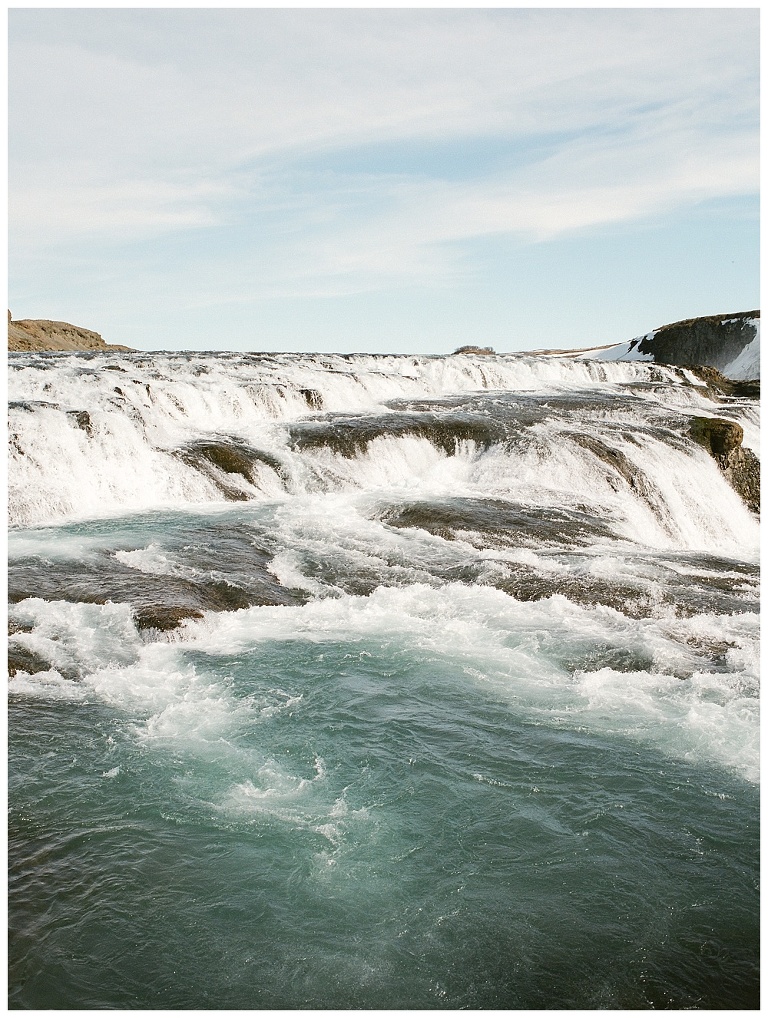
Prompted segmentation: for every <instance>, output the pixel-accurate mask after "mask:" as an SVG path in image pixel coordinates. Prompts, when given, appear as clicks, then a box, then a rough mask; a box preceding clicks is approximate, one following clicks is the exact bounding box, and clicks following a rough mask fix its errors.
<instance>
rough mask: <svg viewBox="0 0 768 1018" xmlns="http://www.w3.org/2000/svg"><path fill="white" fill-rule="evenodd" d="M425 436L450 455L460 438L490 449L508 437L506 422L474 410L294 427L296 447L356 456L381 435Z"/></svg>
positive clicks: (340, 419)
mask: <svg viewBox="0 0 768 1018" xmlns="http://www.w3.org/2000/svg"><path fill="white" fill-rule="evenodd" d="M406 435H407V436H412V437H414V438H425V439H426V440H427V441H428V442H431V444H432V445H434V446H435V448H437V449H441V450H442V451H443V452H445V453H446V455H448V456H453V455H455V453H456V449H457V447H458V443H459V442H470V441H471V442H475V443H476V445H478V446H479V447H480V448H482V449H487V448H489V447H490V446H492V445H495V444H496V443H497V442H501V441H504V439H505V438H506V437H507V432H506V430H505V428H504V426H503V423H501V422H498V421H493V420H491V419H489V418H488V417H481V416H479V415H473V414H451V415H447V414H446V415H438V414H408V413H399V414H382V415H381V416H379V417H370V418H365V417H354V418H352V417H337V418H331V419H329V420H325V421H302V422H300V423H298V424H295V425H293V426H292V427H291V428H290V441H291V445H292V447H293V448H294V449H296V450H305V449H318V448H328V449H330V450H331V451H332V452H335V453H336V454H338V455H340V456H343V457H345V458H346V459H353V458H354V457H355V456H358V455H360V454H361V453H365V452H366V450H367V449H368V446H369V445H370V443H371V442H373V441H374V440H375V439H377V438H402V437H404V436H406Z"/></svg>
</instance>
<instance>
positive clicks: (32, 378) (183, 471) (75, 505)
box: [9, 354, 758, 553]
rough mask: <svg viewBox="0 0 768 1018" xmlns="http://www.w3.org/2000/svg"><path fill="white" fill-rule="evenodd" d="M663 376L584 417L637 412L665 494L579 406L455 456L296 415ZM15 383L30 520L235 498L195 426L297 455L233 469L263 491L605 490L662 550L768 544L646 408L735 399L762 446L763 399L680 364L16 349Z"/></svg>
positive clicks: (621, 441)
mask: <svg viewBox="0 0 768 1018" xmlns="http://www.w3.org/2000/svg"><path fill="white" fill-rule="evenodd" d="M116 367H117V368H120V369H121V370H112V368H116ZM650 381H655V383H656V387H655V388H647V389H644V390H639V391H638V394H637V398H636V400H635V406H634V407H633V408H632V409H631V410H627V411H626V412H624V413H623V414H622V413H619V414H618V416H617V414H616V412H615V411H610V410H609V411H608V412H607V417H606V413H605V412H601V411H600V410H599V407H597V408H596V409H595V411H594V420H595V423H594V427H592V426H591V425H590V416H589V414H585V413H583V412H582V413H580V414H578V421H579V428H581V429H582V430H586V431H587V432H589V431H590V430H591V431H592V432H593V433H594V434H595V435H598V436H599V435H600V434H602V432H603V421H604V420H606V419H610V418H611V417H613V420H614V422H618V423H620V424H622V425H623V426H624V427H625V429H626V430H625V432H624V434H622V433H621V432H620V431H619V430H617V429H616V428H614V429H613V431H612V433H611V435H610V437H609V439H608V441H609V444H610V446H611V448H614V449H616V450H618V451H620V452H621V453H622V454H623V455H624V456H625V457H627V459H628V460H629V461H630V462H632V463H633V464H635V465H636V466H637V467H638V468H639V469H642V470H643V472H644V473H645V474H647V476H648V478H649V480H650V482H651V485H652V488H653V490H654V496H653V498H652V499H651V503H652V504H649V501H648V499H647V498H645V497H642V496H641V495H639V494H638V492H637V491H633V490H632V489H631V486H629V485H627V483H626V482H625V481H622V480H618V481H617V477H616V472H615V471H612V470H611V469H610V468H609V467H606V464H605V463H603V462H601V461H600V459H598V458H597V457H596V456H595V455H594V454H593V453H591V452H590V451H589V450H587V449H584V448H582V447H581V446H579V445H578V444H574V443H573V442H572V441H570V439H569V438H568V431H569V419H568V417H567V416H560V417H558V418H553V419H552V420H551V421H546V422H543V423H542V424H540V425H536V426H535V427H533V428H531V429H529V441H528V442H527V443H526V444H525V445H523V446H516V447H515V448H512V449H510V448H507V447H501V446H493V447H491V448H490V449H488V450H482V449H479V448H478V447H476V446H475V445H474V443H473V442H471V441H468V442H461V443H459V446H458V447H457V450H456V455H454V456H447V455H446V454H445V453H444V452H443V451H441V450H439V449H436V448H435V447H434V446H433V445H431V444H430V443H429V442H428V441H427V440H426V439H424V438H418V437H411V436H404V437H386V436H382V437H381V438H377V439H375V440H374V441H373V442H371V443H370V445H369V446H368V448H367V450H366V451H365V452H362V453H360V454H359V455H357V456H356V457H354V458H353V459H345V458H344V457H343V456H340V455H338V454H336V453H334V452H333V451H332V450H331V449H329V448H319V449H310V450H306V451H304V452H301V453H299V452H297V451H296V450H294V449H293V448H291V447H290V445H289V441H288V433H287V431H286V427H285V425H286V424H288V423H290V422H293V421H296V420H301V419H311V418H317V417H322V416H323V415H325V414H327V413H334V412H335V413H342V412H343V413H355V414H370V413H373V412H376V411H381V410H383V409H384V404H385V402H386V401H388V400H392V399H424V398H427V399H429V398H432V399H434V398H439V397H442V396H445V395H446V394H449V393H462V392H463V393H471V392H473V391H477V390H480V391H483V392H486V393H493V392H494V391H497V390H498V391H499V392H501V391H504V390H507V391H513V392H518V393H536V394H541V395H546V394H550V393H551V394H552V395H553V396H558V395H560V396H562V395H563V394H567V393H573V394H578V393H580V392H582V391H585V392H589V391H591V392H594V391H596V390H599V391H601V392H603V393H606V394H611V393H617V392H619V391H620V390H621V388H622V386H626V385H642V383H648V382H650ZM662 382H663V383H665V384H664V385H660V384H659V383H662ZM117 389H119V390H120V391H119V392H117V391H116V390H117ZM302 390H304V392H302ZM307 393H311V399H312V400H315V399H316V398H318V396H319V398H320V399H321V400H322V409H321V410H312V409H311V408H310V406H309V405H308V399H307ZM9 397H10V399H11V401H12V402H13V401H18V402H19V403H21V402H22V401H23V405H22V406H18V407H13V408H12V410H11V415H10V436H11V452H10V466H9V478H10V480H9V518H10V522H11V524H12V525H15V526H33V525H45V524H52V523H59V522H64V521H67V520H75V519H89V518H96V517H104V516H110V515H119V514H124V513H130V512H141V511H146V510H149V509H159V508H181V507H183V506H185V505H198V506H201V505H204V504H208V505H211V506H213V505H216V504H219V503H221V500H222V493H221V490H220V488H219V487H217V485H216V483H215V477H214V478H212V477H211V474H210V472H208V473H205V472H201V471H200V470H198V469H195V468H194V467H193V466H191V465H189V464H188V463H186V462H184V461H183V460H182V459H180V458H179V456H178V453H179V451H180V450H183V449H184V448H185V447H186V446H187V445H188V444H189V443H190V442H193V441H194V440H199V439H201V438H208V439H210V438H212V437H213V438H219V439H220V438H222V437H224V438H230V439H237V440H240V441H245V442H247V443H248V444H249V445H250V446H251V447H252V448H255V449H258V450H261V451H262V452H267V453H270V454H272V455H274V456H275V457H277V459H278V460H279V461H280V462H281V463H282V464H283V465H284V466H285V468H286V472H287V475H288V480H287V482H286V483H285V484H284V483H283V481H281V479H280V478H279V477H278V476H277V474H276V473H275V471H274V470H272V469H270V468H269V467H268V466H266V465H263V464H257V466H256V467H255V469H254V477H253V483H251V482H249V481H247V480H246V479H245V478H244V477H242V476H240V475H239V474H229V475H227V477H226V481H227V483H228V484H229V485H230V487H232V488H234V489H237V490H239V491H241V492H242V494H243V495H244V496H245V497H247V498H249V499H251V500H257V501H268V502H272V501H275V500H278V501H279V500H281V499H285V498H290V497H296V496H301V495H302V494H304V493H312V492H318V491H326V492H333V491H337V492H343V491H347V492H352V491H361V490H362V491H367V492H369V493H370V492H375V491H377V490H380V489H387V490H391V489H397V493H398V494H400V495H402V494H404V493H406V492H410V493H412V494H416V493H418V494H419V495H420V496H422V495H423V496H434V495H437V494H457V493H461V494H465V495H480V496H482V497H504V498H506V497H514V498H516V499H519V500H522V501H525V502H527V503H529V504H532V505H540V504H546V503H554V504H557V503H558V501H559V500H563V501H564V502H565V503H566V504H573V505H576V504H579V503H586V504H587V505H591V506H593V505H595V503H599V504H601V505H602V506H603V510H604V512H606V513H608V514H609V515H610V516H611V517H612V519H613V521H614V524H615V526H616V529H617V531H618V533H619V534H620V535H621V536H624V537H627V538H630V539H632V538H633V537H635V536H637V535H642V540H643V541H644V542H646V543H648V544H650V545H652V546H654V547H663V546H667V547H676V546H681V547H686V548H701V549H707V550H712V551H719V552H722V551H725V552H727V553H737V552H740V553H750V552H748V549H754V548H755V547H756V544H757V523H756V521H755V520H754V518H752V517H751V515H750V514H749V513H748V511H747V510H746V509H745V507H744V506H743V504H742V502H741V500H740V499H739V498H738V496H737V495H736V494H735V493H734V492H733V491H732V490H731V489H730V488H729V486H728V484H727V483H726V482H725V480H724V479H723V478H722V476H721V475H720V473H719V471H718V470H717V468H716V466H715V465H714V463H713V462H712V461H711V460H710V459H709V457H707V456H706V455H705V454H704V453H703V452H702V451H701V450H699V449H697V448H695V447H694V446H693V445H692V443H690V442H683V443H682V444H681V443H680V442H669V441H667V440H666V439H665V438H664V436H661V437H660V438H657V437H655V436H650V435H644V434H641V430H642V428H643V424H644V422H645V418H646V416H647V415H648V414H650V415H651V416H652V415H653V413H654V412H656V411H659V410H662V409H663V410H664V411H668V412H672V413H677V414H678V415H679V416H680V419H681V424H680V427H681V428H682V429H683V430H684V429H685V426H686V425H685V420H686V418H687V416H688V415H691V414H700V415H701V414H703V415H707V416H717V415H718V414H720V413H725V414H726V415H729V416H735V419H738V420H739V421H740V423H742V425H743V426H744V427H745V432H746V435H745V445H747V446H749V447H752V448H755V447H756V446H757V435H758V429H757V426H756V422H755V420H754V419H753V418H754V414H753V411H752V410H751V409H747V408H745V409H743V410H741V409H740V408H736V409H734V408H732V407H726V408H719V407H717V406H716V405H715V404H713V403H712V402H711V401H710V400H708V399H707V398H706V397H705V396H703V395H702V394H701V393H700V392H699V390H698V387H697V386H696V385H691V384H686V377H685V375H684V374H683V373H682V372H680V371H677V370H675V369H672V368H663V367H658V366H651V365H646V364H645V363H639V362H633V363H629V364H623V363H597V362H594V361H578V360H570V359H568V360H562V359H556V358H544V357H526V356H518V357H477V356H475V357H470V356H465V355H462V356H453V357H433V358H427V357H370V356H363V355H360V356H354V357H339V356H331V355H269V356H268V355H263V356H258V357H256V356H251V357H249V356H244V355H233V354H227V355H197V356H186V355H163V354H153V355H130V356H123V357H116V356H114V355H110V356H107V357H105V356H103V355H101V356H100V357H99V358H95V357H91V358H85V357H78V356H73V355H46V356H43V357H40V356H37V355H23V356H15V357H14V358H13V359H12V361H11V368H10V372H9ZM46 404H48V405H46ZM83 411H86V412H87V421H86V425H87V430H85V429H84V427H83V426H82V412H83ZM646 411H647V412H646ZM484 412H486V413H487V412H488V411H487V410H486V411H484ZM77 414H81V418H80V422H81V423H80V426H79V425H78V417H77ZM750 414H752V417H750ZM637 442H639V445H638V444H637ZM654 500H655V502H654Z"/></svg>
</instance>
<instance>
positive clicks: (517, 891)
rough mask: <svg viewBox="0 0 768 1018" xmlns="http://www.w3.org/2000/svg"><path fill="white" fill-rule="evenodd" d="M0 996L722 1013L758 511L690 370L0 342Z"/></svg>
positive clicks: (753, 698)
mask: <svg viewBox="0 0 768 1018" xmlns="http://www.w3.org/2000/svg"><path fill="white" fill-rule="evenodd" d="M9 394H10V399H11V408H10V425H9V438H10V467H9V516H10V521H11V529H10V533H9V599H10V607H9V632H10V636H9V656H10V672H11V678H10V686H9V689H10V703H9V736H8V739H9V783H10V785H9V799H10V821H9V862H10V884H9V913H10V940H9V973H10V974H9V999H10V1006H11V1007H12V1008H17V1009H18V1008H21V1009H181V1008H190V1009H304V1008H320V1009H349V1008H355V1009H361V1008H362V1009H486V1008H494V1009H539V1010H546V1009H578V1008H586V1009H651V1008H666V1009H669V1008H674V1009H690V1008H711V1009H725V1008H729V1009H743V1008H757V1007H758V1006H759V994H758V972H759V956H758V951H759V944H758V938H759V921H758V855H759V786H758V778H759V758H758V752H759V716H758V709H759V670H758V657H759V654H758V639H759V624H758V620H759V616H758V611H759V608H758V592H759V590H758V588H759V572H758V568H759V526H758V520H757V517H756V515H755V514H754V512H752V511H751V510H750V508H748V506H747V505H746V504H745V502H744V501H743V500H742V498H741V496H740V495H739V494H738V493H737V492H736V491H735V490H734V488H733V487H731V485H730V484H729V481H728V479H727V478H726V477H725V475H724V473H723V471H722V470H721V468H720V466H719V465H718V463H717V461H716V460H715V458H713V456H712V455H710V454H709V452H708V451H707V450H706V449H705V448H703V447H702V446H701V445H700V444H698V443H697V442H696V441H695V440H694V438H693V437H692V433H691V422H692V421H693V420H694V419H696V418H702V417H704V418H720V419H723V420H725V421H732V422H736V423H738V424H739V425H741V427H742V428H743V434H744V440H743V444H744V448H746V449H748V450H750V451H751V452H752V453H756V454H757V453H759V447H758V443H759V404H758V402H757V400H756V399H754V398H750V397H749V396H734V395H732V394H731V395H725V394H723V393H722V392H717V391H715V390H713V388H712V386H711V385H709V386H708V385H705V384H704V383H703V382H702V380H701V379H699V378H698V377H697V376H696V375H695V374H694V373H692V372H691V371H689V370H686V369H681V368H674V367H662V366H656V365H653V364H650V363H645V362H630V363H619V362H610V363H601V362H597V361H588V360H583V361H580V360H574V359H561V360H559V359H557V358H547V357H531V356H523V355H514V356H512V355H510V356H480V355H476V356H469V355H458V356H449V357H384V356H382V357H374V356H366V355H354V356H340V355H339V356H335V355H308V354H306V355H299V354H296V355H289V354H272V355H270V354H258V355H257V354H170V353H169V354H162V353H158V354H138V353H137V354H104V353H99V354H16V355H12V357H11V358H10V367H9Z"/></svg>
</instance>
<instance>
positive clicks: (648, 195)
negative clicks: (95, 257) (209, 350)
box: [9, 9, 758, 304]
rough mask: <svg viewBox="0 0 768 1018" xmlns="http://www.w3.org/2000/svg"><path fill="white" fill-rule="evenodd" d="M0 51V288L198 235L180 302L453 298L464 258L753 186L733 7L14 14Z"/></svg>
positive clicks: (750, 16)
mask: <svg viewBox="0 0 768 1018" xmlns="http://www.w3.org/2000/svg"><path fill="white" fill-rule="evenodd" d="M10 42H11V49H10V75H11V77H10V81H11V85H10V138H11V143H10V170H9V181H10V197H11V203H10V205H11V208H10V216H11V228H12V243H13V254H14V257H15V260H16V263H17V265H18V264H22V263H23V261H24V259H26V258H28V259H32V258H34V256H35V253H36V252H39V251H41V250H47V251H52V250H54V249H56V248H57V247H59V248H61V250H70V251H71V250H75V249H77V250H79V251H81V252H82V251H84V250H85V245H90V249H91V250H92V251H94V252H95V251H96V249H97V246H98V245H99V244H100V243H104V244H108V245H109V246H110V249H111V250H112V251H113V252H114V251H115V249H116V248H119V247H120V245H123V246H124V248H125V256H126V257H130V249H131V246H132V245H134V246H135V245H137V244H141V243H145V242H148V241H150V240H152V239H153V238H156V239H157V238H163V237H167V238H171V237H174V236H178V235H183V234H184V233H185V232H194V233H195V235H197V236H198V238H199V242H198V244H197V246H196V247H194V249H193V250H191V249H188V250H187V251H186V253H185V258H186V262H185V267H186V271H188V272H189V274H190V278H192V277H195V276H196V278H197V279H198V280H199V279H201V278H204V279H205V280H206V281H207V285H206V286H204V287H202V288H201V287H200V285H195V286H194V287H191V288H190V294H189V300H190V303H191V304H194V303H195V302H200V301H214V300H216V299H218V300H219V301H226V300H232V301H236V300H241V299H243V300H245V299H253V298H256V299H258V298H260V297H264V296H269V295H275V294H288V293H291V294H296V293H300V294H305V295H311V294H343V293H355V292H361V291H370V290H375V289H376V288H385V287H387V286H392V285H394V284H398V285H402V284H410V285H414V284H416V283H420V284H428V285H430V286H439V285H443V286H452V285H454V284H455V283H456V281H457V280H458V279H460V278H461V276H462V274H464V273H470V274H471V272H472V271H473V269H472V262H471V260H469V259H468V258H467V257H466V256H465V250H464V248H463V245H466V243H467V242H470V241H476V240H478V239H482V238H487V237H492V236H497V235H504V234H507V235H509V236H511V237H518V238H520V239H521V240H523V241H525V242H526V243H531V242H535V243H546V242H550V241H553V240H555V239H556V238H558V237H562V236H564V235H567V234H570V233H573V232H575V231H583V230H588V229H592V228H595V227H605V226H610V225H612V224H613V225H614V226H618V225H621V224H623V223H633V222H637V221H638V220H642V219H643V218H653V217H659V216H663V215H668V214H670V213H672V212H674V211H675V210H679V209H684V208H686V207H692V206H694V205H696V204H697V203H701V202H706V201H710V200H713V199H715V200H716V199H719V198H727V197H731V196H738V195H746V194H754V193H756V190H757V186H758V171H757V159H758V132H757V117H758V111H757V101H758V89H757V46H758V37H757V12H756V11H751V10H735V9H722V10H716V9H680V10H666V9H654V10H651V9H638V10H619V9H616V10H578V9H573V10H556V9H552V10H536V9H514V10H512V9H511V10H503V9H498V10H485V11H475V10H417V9H414V10H366V9H348V10H298V9H297V10H260V9H233V10H229V11H224V10H211V9H207V10H206V9H180V10H174V9H169V10H151V9H150V10H142V9H128V10H111V9H102V10H91V9H81V10H75V9H71V10H69V9H61V10H56V9H52V10H43V9H40V10H16V11H12V12H11V17H10ZM416 143H418V147H417V148H414V145H415V144H416ZM376 146H378V147H379V148H378V149H376ZM408 146H410V149H408ZM385 151H386V154H387V156H386V157H384V156H382V153H383V152H385ZM406 151H409V152H410V156H409V157H408V158H404V155H403V154H404V153H406ZM377 152H378V155H377ZM366 153H368V155H367V156H366ZM414 153H415V154H414ZM208 234H210V235H211V237H215V242H213V241H212V242H211V243H207V242H205V240H204V239H203V238H204V237H206V236H207V235H208ZM225 237H227V238H229V239H228V240H224V239H223V238H225ZM137 250H138V249H137ZM168 271H169V272H170V271H176V269H175V268H174V267H173V266H171V265H169V266H168ZM217 295H218V296H217Z"/></svg>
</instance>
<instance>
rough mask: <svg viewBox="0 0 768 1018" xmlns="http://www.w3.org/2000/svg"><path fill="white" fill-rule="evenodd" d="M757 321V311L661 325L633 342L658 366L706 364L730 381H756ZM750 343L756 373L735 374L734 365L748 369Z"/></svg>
mask: <svg viewBox="0 0 768 1018" xmlns="http://www.w3.org/2000/svg"><path fill="white" fill-rule="evenodd" d="M759 322H760V312H759V311H739V312H737V313H736V314H725V315H708V316H706V317H704V318H690V319H688V320H686V321H683V322H673V323H672V324H671V325H664V326H662V328H660V329H656V330H655V331H654V332H651V333H649V334H648V335H647V336H643V337H642V339H640V340H635V341H634V342H635V343H636V344H637V352H638V353H639V354H646V355H650V356H651V357H652V359H653V360H654V361H655V362H656V363H657V364H706V365H709V367H712V368H717V370H718V371H722V372H723V374H725V375H727V376H729V377H732V378H749V377H751V378H755V377H758V376H759V338H758V337H759V331H758V328H759ZM756 341H757V342H756ZM753 344H755V349H754V354H755V359H756V361H757V364H758V367H757V370H756V373H755V374H750V373H747V374H744V373H743V371H741V372H739V371H738V369H737V370H736V371H734V365H737V364H738V365H739V366H740V367H742V365H741V362H742V361H744V362H745V363H744V364H743V368H744V369H745V370H746V369H747V368H748V367H749V365H748V364H747V363H746V362H747V361H748V360H751V358H750V357H748V356H745V355H746V354H747V351H749V350H750V348H751V347H752V345H753ZM631 348H632V345H630V349H631Z"/></svg>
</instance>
